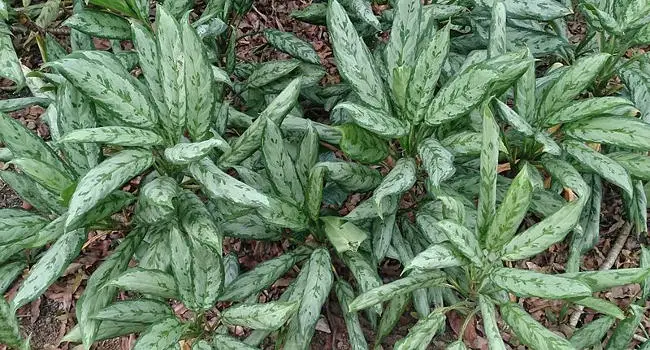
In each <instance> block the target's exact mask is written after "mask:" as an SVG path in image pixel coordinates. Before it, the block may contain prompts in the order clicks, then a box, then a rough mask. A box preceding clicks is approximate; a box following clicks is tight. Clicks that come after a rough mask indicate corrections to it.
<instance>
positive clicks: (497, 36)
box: [487, 1, 507, 57]
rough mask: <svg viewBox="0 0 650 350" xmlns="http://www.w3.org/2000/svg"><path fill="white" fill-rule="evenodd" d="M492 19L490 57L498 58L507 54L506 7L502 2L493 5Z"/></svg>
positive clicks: (489, 45)
mask: <svg viewBox="0 0 650 350" xmlns="http://www.w3.org/2000/svg"><path fill="white" fill-rule="evenodd" d="M491 15H492V16H491V18H490V38H489V41H488V48H487V52H488V57H496V56H499V55H503V54H505V53H506V44H507V41H506V7H505V5H504V4H503V2H502V1H495V2H494V3H493V4H492V13H491Z"/></svg>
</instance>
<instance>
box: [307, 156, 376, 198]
mask: <svg viewBox="0 0 650 350" xmlns="http://www.w3.org/2000/svg"><path fill="white" fill-rule="evenodd" d="M318 168H322V169H325V172H326V177H327V180H328V181H332V182H334V183H336V184H337V185H339V186H341V188H343V190H345V191H347V192H368V191H370V190H372V189H374V188H375V187H377V186H378V185H379V183H380V182H381V180H382V179H381V174H380V173H379V171H377V170H375V169H372V168H369V167H367V166H364V165H361V164H357V163H350V162H320V163H318V164H316V165H315V166H314V168H313V169H318ZM312 171H313V170H312Z"/></svg>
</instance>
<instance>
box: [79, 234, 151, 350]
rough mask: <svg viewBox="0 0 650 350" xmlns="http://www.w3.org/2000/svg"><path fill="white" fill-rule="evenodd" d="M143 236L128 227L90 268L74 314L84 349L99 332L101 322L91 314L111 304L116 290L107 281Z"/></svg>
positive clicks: (121, 266) (124, 264) (128, 260)
mask: <svg viewBox="0 0 650 350" xmlns="http://www.w3.org/2000/svg"><path fill="white" fill-rule="evenodd" d="M142 236H143V232H142V231H141V230H137V229H136V230H134V231H131V233H130V234H129V235H128V236H127V237H126V239H125V240H124V241H122V243H120V245H119V246H118V247H117V248H116V249H115V250H114V251H113V253H112V254H111V255H110V256H109V257H108V258H107V259H106V260H104V262H103V263H102V264H101V265H100V266H99V267H98V268H97V269H96V270H95V272H93V274H92V275H91V276H90V278H89V279H88V281H87V283H86V289H85V291H84V294H83V295H82V296H81V297H80V298H79V300H78V301H77V310H76V316H77V320H79V323H78V324H79V325H80V330H81V338H82V340H83V344H84V347H85V348H86V349H90V346H91V345H92V343H93V341H95V337H96V336H97V335H98V334H99V323H100V322H99V321H96V320H93V319H92V316H94V315H95V314H96V313H97V312H98V311H99V310H101V309H103V308H104V307H106V306H107V305H108V304H110V303H111V302H112V301H113V300H114V298H115V295H116V294H117V289H116V288H115V287H112V286H109V285H107V283H108V282H109V281H110V280H112V279H113V278H115V277H117V276H118V275H119V274H120V273H122V271H124V270H126V268H127V267H128V264H129V262H130V261H131V257H132V256H133V253H134V252H135V250H136V248H137V246H138V245H139V244H140V241H141V240H142Z"/></svg>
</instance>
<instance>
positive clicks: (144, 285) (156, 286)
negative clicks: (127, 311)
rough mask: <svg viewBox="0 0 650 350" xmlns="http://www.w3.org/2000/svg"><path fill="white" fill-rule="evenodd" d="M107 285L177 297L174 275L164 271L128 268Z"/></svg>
mask: <svg viewBox="0 0 650 350" xmlns="http://www.w3.org/2000/svg"><path fill="white" fill-rule="evenodd" d="M107 285H110V286H114V287H117V288H120V289H123V290H130V291H134V292H138V293H142V294H146V295H151V296H156V297H160V298H166V299H176V298H178V291H177V287H176V281H174V277H173V276H172V275H170V274H168V273H166V272H164V271H160V270H150V269H143V268H139V267H134V268H130V269H128V270H126V271H124V273H122V274H120V275H119V276H116V278H115V279H113V280H111V281H109V282H108V283H107Z"/></svg>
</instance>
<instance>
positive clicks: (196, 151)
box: [165, 137, 230, 165]
mask: <svg viewBox="0 0 650 350" xmlns="http://www.w3.org/2000/svg"><path fill="white" fill-rule="evenodd" d="M214 148H217V149H220V150H222V151H224V152H227V151H229V150H230V145H228V142H226V141H224V140H223V139H221V138H220V137H219V138H212V139H209V140H205V141H201V142H193V143H179V144H177V145H175V146H172V147H169V148H166V149H165V159H167V160H168V161H169V162H170V163H172V164H176V165H187V164H190V163H194V162H197V161H199V160H201V159H203V158H205V157H207V156H208V155H209V154H210V152H211V151H212V150H213V149H214Z"/></svg>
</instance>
